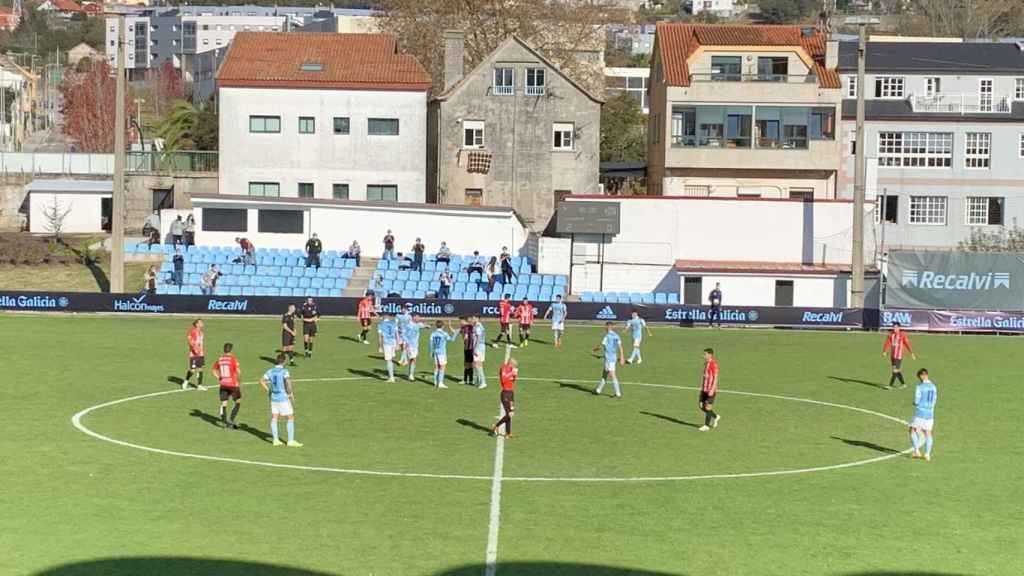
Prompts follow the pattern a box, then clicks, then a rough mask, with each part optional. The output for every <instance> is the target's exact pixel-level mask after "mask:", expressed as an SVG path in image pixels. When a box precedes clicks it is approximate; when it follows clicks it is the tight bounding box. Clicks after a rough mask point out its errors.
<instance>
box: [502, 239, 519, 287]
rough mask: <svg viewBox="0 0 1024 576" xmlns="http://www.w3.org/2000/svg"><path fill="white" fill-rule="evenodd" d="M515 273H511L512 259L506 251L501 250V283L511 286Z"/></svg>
mask: <svg viewBox="0 0 1024 576" xmlns="http://www.w3.org/2000/svg"><path fill="white" fill-rule="evenodd" d="M515 275H516V274H515V272H513V271H512V257H511V256H509V254H508V252H507V249H506V248H502V249H501V283H502V284H511V283H512V278H513V277H514V276H515Z"/></svg>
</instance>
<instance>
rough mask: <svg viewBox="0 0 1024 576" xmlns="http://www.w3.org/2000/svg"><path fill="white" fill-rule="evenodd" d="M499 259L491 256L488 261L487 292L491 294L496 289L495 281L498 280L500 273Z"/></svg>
mask: <svg viewBox="0 0 1024 576" xmlns="http://www.w3.org/2000/svg"><path fill="white" fill-rule="evenodd" d="M497 268H498V259H497V258H495V257H494V256H491V261H490V262H488V263H487V293H488V294H490V293H491V292H492V291H493V290H494V282H495V280H497V274H498V269H497Z"/></svg>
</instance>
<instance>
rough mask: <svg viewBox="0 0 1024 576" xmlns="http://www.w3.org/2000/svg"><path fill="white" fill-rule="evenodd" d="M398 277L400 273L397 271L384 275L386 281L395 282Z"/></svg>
mask: <svg viewBox="0 0 1024 576" xmlns="http://www.w3.org/2000/svg"><path fill="white" fill-rule="evenodd" d="M397 277H398V272H396V271H395V270H388V271H387V272H385V273H384V279H385V280H394V279H395V278H397Z"/></svg>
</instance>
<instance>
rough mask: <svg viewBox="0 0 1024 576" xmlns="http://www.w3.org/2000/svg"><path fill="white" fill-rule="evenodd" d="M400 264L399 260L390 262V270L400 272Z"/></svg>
mask: <svg viewBox="0 0 1024 576" xmlns="http://www.w3.org/2000/svg"><path fill="white" fill-rule="evenodd" d="M399 264H400V262H399V261H398V260H388V270H396V271H397V270H398V268H399Z"/></svg>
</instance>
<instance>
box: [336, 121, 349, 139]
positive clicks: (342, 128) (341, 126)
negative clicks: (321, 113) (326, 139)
mask: <svg viewBox="0 0 1024 576" xmlns="http://www.w3.org/2000/svg"><path fill="white" fill-rule="evenodd" d="M334 133H335V134H339V135H342V136H347V135H348V116H335V117H334Z"/></svg>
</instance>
